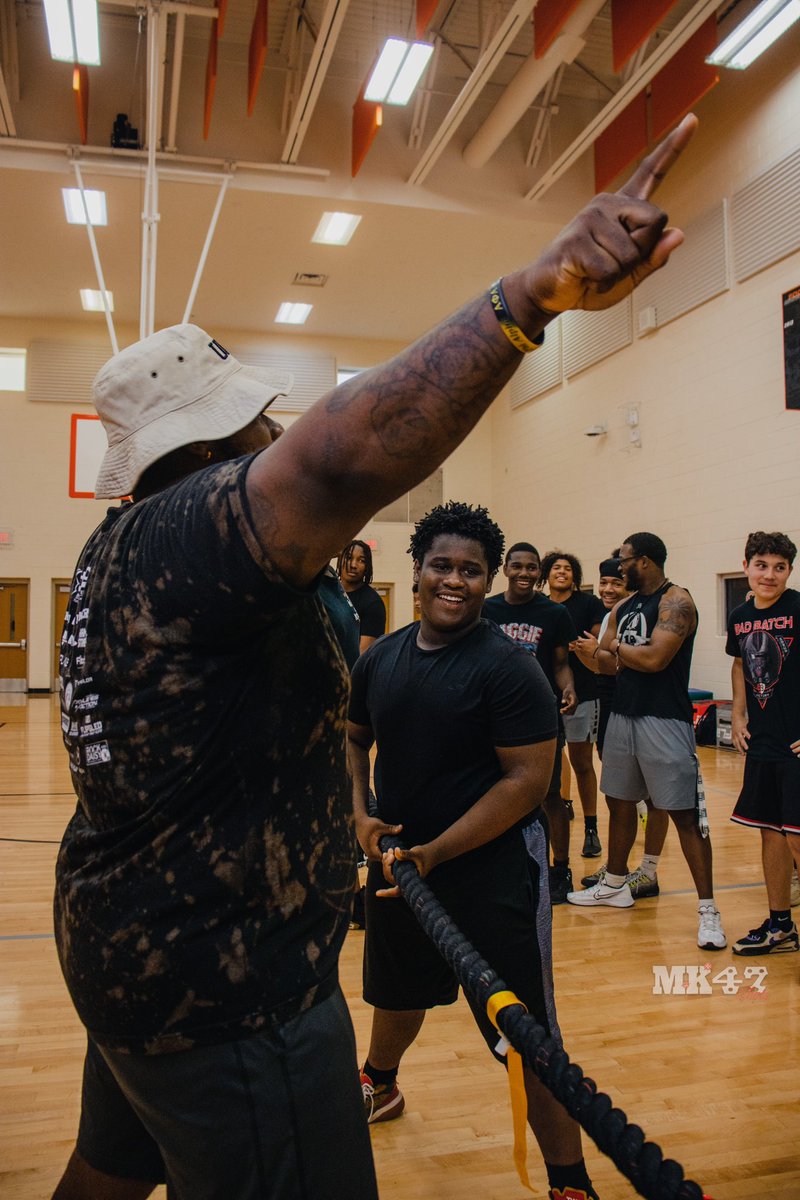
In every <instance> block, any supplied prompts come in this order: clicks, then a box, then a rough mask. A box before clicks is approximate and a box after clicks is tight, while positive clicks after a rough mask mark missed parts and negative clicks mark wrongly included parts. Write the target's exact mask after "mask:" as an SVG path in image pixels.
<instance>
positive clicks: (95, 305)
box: [81, 288, 114, 312]
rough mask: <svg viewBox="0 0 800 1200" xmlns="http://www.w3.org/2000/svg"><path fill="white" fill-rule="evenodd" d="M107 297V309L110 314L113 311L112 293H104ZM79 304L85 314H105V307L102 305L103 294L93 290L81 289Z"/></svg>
mask: <svg viewBox="0 0 800 1200" xmlns="http://www.w3.org/2000/svg"><path fill="white" fill-rule="evenodd" d="M106 295H107V296H108V307H109V309H110V310H111V312H113V311H114V293H113V292H106ZM81 304H82V305H83V307H84V308H85V309H86V311H87V312H105V311H106V306H105V305H104V304H103V293H102V292H98V291H95V290H94V289H93V288H81Z"/></svg>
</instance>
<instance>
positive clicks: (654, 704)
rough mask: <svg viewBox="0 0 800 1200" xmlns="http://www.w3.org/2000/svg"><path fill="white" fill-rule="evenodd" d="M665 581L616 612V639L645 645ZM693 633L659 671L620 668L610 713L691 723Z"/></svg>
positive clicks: (634, 597) (653, 624)
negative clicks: (690, 691) (690, 677)
mask: <svg viewBox="0 0 800 1200" xmlns="http://www.w3.org/2000/svg"><path fill="white" fill-rule="evenodd" d="M673 586H674V585H673V584H672V583H670V582H669V580H668V581H667V582H666V583H665V584H664V585H663V587H660V588H659V589H658V591H657V592H653V593H652V595H649V596H643V595H641V594H640V593H638V592H636V593H635V594H634V595H633V596H631V597H630V599H628V600H626V601H625V603H624V604H623V605H622V607H621V608H619V609H618V610H617V636H618V637H619V640H620V641H621V642H624V643H625V644H626V645H628V646H644V645H647V644H648V643H649V642H650V641H651V638H652V633H653V630H654V629H655V627H656V625H657V624H658V606H659V604H660V602H661V598H662V596H663V595H664V593H665V592H666V591H667V589H668V588H671V587H673ZM696 633H697V626H696V625H695V629H694V632H693V633H691V634H690V635H689V637H687V638H686V640H685V641H684V643H683V644H682V646H681V648H680V650H679V651H678V653H677V654H676V655H675V657H674V658H673V659H672V661H671V662H670V663H669V664H668V665H667V666H666V667H665V668H664V670H663V671H634V670H633V669H632V668H630V667H623V668H622V670H621V671H620V672H619V674H618V675H617V688H616V691H615V693H614V699H613V702H612V712H615V713H620V714H621V715H622V716H625V717H667V718H671V719H672V720H675V721H688V722H689V723H690V724H691V721H692V704H691V701H690V699H689V668H690V667H691V665H692V649H693V647H694V639H695V634H696Z"/></svg>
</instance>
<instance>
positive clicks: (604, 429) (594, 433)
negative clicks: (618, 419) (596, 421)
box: [583, 425, 608, 437]
mask: <svg viewBox="0 0 800 1200" xmlns="http://www.w3.org/2000/svg"><path fill="white" fill-rule="evenodd" d="M604 433H608V426H607V425H590V426H589V428H588V429H584V431H583V436H584V437H602V436H603V434H604Z"/></svg>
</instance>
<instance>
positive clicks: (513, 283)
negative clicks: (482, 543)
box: [55, 118, 695, 1200]
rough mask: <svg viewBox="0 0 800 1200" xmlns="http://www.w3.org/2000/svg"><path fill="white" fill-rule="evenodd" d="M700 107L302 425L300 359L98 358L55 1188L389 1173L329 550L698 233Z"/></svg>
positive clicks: (309, 1192) (76, 630)
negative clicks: (328, 593)
mask: <svg viewBox="0 0 800 1200" xmlns="http://www.w3.org/2000/svg"><path fill="white" fill-rule="evenodd" d="M694 125H695V121H694V118H686V120H685V121H684V122H683V123H682V124H681V125H680V126H679V127H678V129H677V130H676V131H675V132H674V133H673V134H671V135H670V136H669V137H668V138H667V139H665V141H664V142H663V143H662V144H661V145H660V146H659V147H658V148H657V149H656V150H654V151H653V153H652V154H651V155H650V156H649V157H648V158H647V159H646V160H645V161H644V162H643V163H642V164H641V166H640V167H639V168H638V170H637V171H636V173H635V174H634V176H633V177H632V179H631V181H630V182H629V183H628V184H627V185H626V187H625V188H624V189H623V190H622V191H620V192H618V193H616V194H614V195H604V196H600V197H596V198H595V200H594V201H593V202H592V203H591V204H590V205H589V206H588V207H587V208H586V209H585V210H584V211H583V212H582V213H581V214H579V216H578V217H577V218H576V219H575V220H574V221H573V222H572V223H571V224H570V225H569V226H567V228H566V229H565V230H564V231H563V232H562V233H561V234H560V235H559V237H558V238H557V239H556V240H555V242H554V243H553V244H552V245H551V246H550V247H549V248H548V249H546V250H545V251H544V252H543V254H542V255H541V256H540V257H539V258H538V259H537V260H536V261H535V262H534V263H533V264H532V265H530V266H528V267H525V268H523V269H521V270H519V271H516V272H514V273H512V274H510V275H507V276H506V277H505V278H504V279H503V281H502V282H501V283H498V284H495V285H493V286H492V287H491V288H490V289H489V291H488V292H487V293H485V294H484V295H482V296H480V297H478V299H476V300H474V301H472V302H471V303H469V304H467V305H465V306H464V308H462V309H461V310H459V312H457V313H456V314H454V315H453V316H452V317H450V318H449V319H448V320H446V321H444V322H443V323H442V324H441V325H440V326H438V327H437V328H436V329H435V330H434V331H433V332H431V333H429V334H427V335H426V336H425V337H423V338H421V339H420V340H419V341H418V342H417V343H415V345H413V346H411V347H410V348H409V349H408V350H406V351H404V352H403V353H401V354H400V355H398V356H397V357H396V358H395V359H393V360H392V361H391V362H389V363H388V364H386V365H385V366H383V367H379V368H376V369H374V370H371V371H367V372H364V373H363V374H361V375H359V376H358V377H356V378H355V379H353V380H350V381H349V382H347V383H345V384H343V385H342V386H341V387H339V388H337V389H336V390H335V391H333V392H331V393H330V394H329V395H327V396H325V397H323V398H322V399H321V400H320V401H319V402H318V403H317V404H316V405H315V406H314V407H313V408H312V409H311V410H310V411H309V412H308V413H306V414H304V415H303V416H302V417H301V418H300V419H299V420H298V421H296V422H295V423H294V424H293V425H292V427H291V428H290V429H289V431H288V432H287V433H286V434H284V435H283V436H282V437H280V438H279V437H278V435H279V434H280V433H281V430H280V426H278V425H277V424H276V423H275V422H274V421H272V420H270V419H269V418H268V417H267V416H265V415H264V410H265V409H266V408H267V406H268V405H269V404H271V403H272V402H273V401H274V399H275V397H276V396H277V395H278V394H280V393H281V392H282V391H284V390H285V389H286V386H287V381H286V380H283V381H281V380H273V381H272V382H271V383H267V382H265V381H263V380H262V381H259V380H257V379H255V378H254V377H252V376H251V375H249V374H248V373H247V372H246V371H245V370H244V369H243V368H242V367H241V366H240V365H239V364H238V363H237V362H236V360H235V359H234V358H233V357H232V355H230V354H229V353H228V351H227V350H226V349H225V348H224V347H223V346H221V345H220V344H219V343H218V342H217V341H215V340H214V339H213V338H212V337H210V336H209V335H208V334H205V333H203V331H202V330H200V329H197V328H196V327H194V326H188V325H181V326H175V327H173V328H172V329H166V330H162V331H161V332H159V333H156V334H154V335H152V336H151V337H149V338H146V339H144V341H141V342H138V343H136V344H135V345H133V346H130V347H128V348H127V349H126V350H123V351H122V352H121V353H120V354H118V355H117V356H116V357H115V358H113V359H112V360H111V361H110V362H109V363H108V364H107V365H106V366H105V367H104V368H103V369H102V371H101V372H100V374H99V375H98V377H97V380H96V383H95V402H96V405H97V409H98V412H99V413H100V416H101V417H102V419H103V422H104V425H105V428H106V431H107V433H108V439H109V448H108V453H107V455H106V457H105V459H104V461H103V465H102V467H101V471H100V476H99V478H98V482H97V488H96V492H97V495H99V496H125V495H131V496H132V497H133V503H125V504H123V505H122V506H121V507H117V508H112V509H110V510H109V512H108V515H107V516H106V519H105V520H104V521H103V523H102V524H101V525H100V526H99V528H98V529H97V530H96V531H95V532H94V533H93V534H92V536H91V537H90V539H89V541H88V542H87V544H86V546H85V548H84V550H83V551H82V553H81V556H80V559H79V562H78V566H77V568H76V572H75V577H74V580H73V585H72V593H71V597H70V603H69V608H68V611H67V616H66V621H65V626H64V635H63V638H62V647H61V680H62V687H61V694H62V728H63V731H64V741H65V743H66V746H67V750H68V754H69V760H70V767H71V771H72V778H73V782H74V787H75V791H76V793H77V796H78V805H77V809H76V812H75V815H74V817H73V818H72V820H71V821H70V824H69V826H68V828H67V830H66V833H65V835H64V840H63V842H62V846H61V850H60V853H59V858H58V865H57V883H56V898H55V928H56V942H57V946H58V952H59V956H60V961H61V965H62V969H63V971H64V976H65V979H66V982H67V986H68V988H69V990H70V993H71V996H72V999H73V1001H74V1003H75V1007H76V1009H77V1011H78V1014H79V1016H80V1018H81V1020H82V1021H83V1023H84V1025H85V1026H86V1028H87V1031H88V1035H89V1042H88V1050H87V1056H86V1064H85V1070H84V1085H83V1098H82V1100H83V1102H82V1114H81V1124H80V1129H79V1134H78V1143H77V1149H76V1151H75V1152H74V1154H73V1155H72V1158H71V1159H70V1162H69V1164H68V1167H67V1170H66V1172H65V1174H64V1177H63V1178H62V1180H61V1182H60V1184H59V1185H58V1188H57V1189H56V1193H55V1196H56V1197H57V1198H58V1200H90V1198H91V1200H122V1198H123V1197H124V1198H125V1200H139V1197H146V1196H148V1195H149V1194H150V1192H151V1191H152V1190H153V1188H154V1187H155V1186H156V1185H157V1184H158V1183H159V1182H160V1181H162V1180H163V1179H165V1178H166V1179H167V1180H168V1184H169V1188H170V1195H171V1196H174V1197H176V1200H222V1198H224V1200H230V1198H231V1197H235V1198H236V1200H266V1198H270V1200H342V1197H343V1196H345V1195H346V1196H347V1198H348V1200H374V1198H375V1197H376V1195H377V1192H376V1185H375V1176H374V1171H373V1167H372V1160H371V1154H370V1147H369V1139H368V1132H367V1125H366V1122H365V1120H364V1115H363V1107H362V1100H361V1092H360V1089H359V1087H358V1076H357V1066H356V1056H355V1047H354V1041H353V1034H352V1028H351V1026H350V1022H349V1017H348V1014H347V1010H346V1006H345V1004H344V1000H343V997H342V994H341V991H340V989H339V986H338V981H337V960H338V955H339V950H340V948H341V944H342V941H343V939H344V936H345V933H346V931H347V928H348V922H349V908H350V901H351V897H352V894H353V872H354V856H353V850H352V838H353V824H352V814H351V805H350V788H349V781H348V776H347V769H346V760H345V726H346V716H347V699H348V676H347V671H346V669H345V665H344V661H343V659H342V655H341V652H340V650H339V647H338V644H337V642H336V639H335V637H334V635H333V632H332V629H331V626H330V624H329V622H328V620H327V618H326V616H325V614H324V610H323V607H322V605H321V603H320V600H319V598H318V595H317V588H318V583H319V579H320V575H321V573H322V571H323V568H324V567H325V565H326V564H327V563H328V561H329V560H330V558H331V557H332V556H333V555H334V554H336V552H337V551H338V550H339V548H340V547H341V546H342V545H345V544H346V543H348V542H349V541H350V540H351V539H352V537H353V536H354V534H356V533H357V532H358V530H359V529H360V528H362V526H363V525H364V523H365V522H366V521H367V520H368V519H369V518H370V516H371V515H372V514H373V513H374V512H376V511H377V510H378V509H379V508H381V507H382V506H383V505H385V504H387V503H388V502H390V501H391V500H392V499H394V498H396V497H397V496H399V495H401V494H402V493H403V492H405V491H407V490H408V489H409V488H410V487H412V486H414V485H415V484H416V483H417V482H419V481H420V480H422V479H424V478H425V477H426V476H428V475H429V474H430V473H431V472H432V471H433V470H434V469H435V468H436V467H437V466H438V465H439V464H440V463H441V462H442V461H443V460H444V459H445V458H446V457H447V455H448V454H450V453H451V451H452V450H454V449H455V447H456V446H457V445H458V444H459V443H460V442H461V441H462V439H463V438H464V437H465V436H466V435H467V433H468V432H469V431H470V429H472V428H473V426H474V425H475V424H476V422H477V421H478V420H479V418H480V417H481V415H482V414H483V413H484V412H485V411H486V409H487V408H488V406H489V404H490V403H491V401H492V399H493V398H494V396H496V395H497V393H498V392H499V391H500V390H501V389H502V388H503V386H504V385H505V384H506V383H507V382H508V380H509V379H510V378H511V376H512V374H513V373H514V371H515V370H516V368H517V367H518V366H519V364H520V362H521V361H522V357H523V354H524V353H525V352H527V351H531V350H534V349H535V347H536V345H537V344H538V343H539V342H540V341H541V335H542V334H543V331H544V328H545V326H546V325H547V324H548V323H549V322H550V321H551V320H552V319H553V318H554V317H555V316H556V315H557V314H558V313H560V312H563V311H565V310H567V309H572V308H579V309H598V308H606V307H609V306H610V305H611V304H614V303H616V302H617V301H618V300H620V299H621V298H622V297H623V296H626V295H628V294H629V292H630V291H631V290H632V288H633V287H635V286H636V285H637V284H638V283H639V282H640V281H641V280H642V279H644V278H646V277H647V276H648V275H649V274H651V273H652V271H654V270H656V269H658V268H659V267H660V266H662V265H663V264H664V263H665V262H666V260H667V259H668V257H669V255H670V253H671V252H672V250H674V249H675V247H676V246H678V245H679V244H680V242H681V240H682V235H681V234H680V233H679V231H677V230H670V229H667V228H665V226H666V216H665V214H663V213H662V212H661V211H660V210H659V209H657V208H655V207H654V206H653V205H651V204H650V203H649V197H650V195H651V193H652V192H653V190H654V188H655V187H656V186H657V184H658V182H659V180H660V179H661V177H662V176H663V175H664V173H665V172H666V171H667V170H668V169H669V167H670V166H671V165H672V163H673V162H674V161H675V159H676V158H677V156H678V154H679V153H680V151H681V150H682V149H683V147H684V145H685V144H686V143H687V142H688V140H689V138H690V136H691V134H692V132H693V130H694ZM574 1148H575V1139H572V1140H571V1146H570V1148H569V1149H565V1150H564V1153H565V1154H567V1155H569V1154H571V1153H572V1152H573V1151H574ZM565 1161H570V1162H571V1161H572V1159H571V1158H568V1159H566V1160H565Z"/></svg>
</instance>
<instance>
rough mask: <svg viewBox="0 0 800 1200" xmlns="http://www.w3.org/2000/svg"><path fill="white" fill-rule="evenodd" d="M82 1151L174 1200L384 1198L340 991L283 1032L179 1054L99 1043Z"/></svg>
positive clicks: (88, 1079)
mask: <svg viewBox="0 0 800 1200" xmlns="http://www.w3.org/2000/svg"><path fill="white" fill-rule="evenodd" d="M78 1151H79V1153H80V1154H81V1155H82V1156H83V1157H84V1158H85V1159H86V1161H87V1162H88V1163H89V1165H90V1166H93V1167H94V1168H95V1169H96V1170H98V1171H103V1172H104V1173H105V1174H107V1175H112V1176H116V1177H121V1178H123V1179H139V1180H145V1181H147V1182H152V1183H158V1182H160V1181H161V1180H163V1179H164V1178H166V1179H167V1180H168V1182H169V1185H170V1189H169V1195H170V1196H171V1197H175V1198H176V1200H231V1198H232V1197H235V1200H341V1197H342V1196H347V1197H348V1200H350V1198H351V1197H353V1198H354V1200H356V1198H357V1200H377V1197H378V1190H377V1186H376V1183H375V1172H374V1168H373V1165H372V1153H371V1148H370V1142H369V1132H368V1127H367V1123H366V1121H365V1119H364V1106H363V1101H362V1097H361V1089H360V1087H359V1085H358V1067H357V1064H356V1050H355V1042H354V1038H353V1027H352V1025H351V1023H350V1016H349V1013H348V1011H347V1006H346V1004H345V1001H344V997H343V996H342V993H341V991H340V990H339V988H336V990H335V991H334V993H333V995H331V996H329V997H328V998H327V999H326V1000H322V1001H321V1002H320V1003H319V1004H317V1005H315V1006H314V1007H313V1008H311V1009H308V1011H306V1012H304V1013H301V1014H300V1015H299V1016H297V1017H294V1018H293V1019H292V1020H290V1021H287V1022H286V1023H285V1024H284V1025H280V1026H276V1027H274V1028H271V1029H266V1030H264V1031H262V1032H259V1033H257V1034H254V1035H253V1036H252V1037H249V1038H242V1039H241V1040H240V1041H236V1042H224V1043H222V1044H221V1045H216V1046H199V1047H196V1048H194V1049H191V1050H183V1051H181V1052H179V1053H176V1054H154V1055H134V1054H120V1053H119V1052H117V1051H111V1050H107V1049H105V1050H101V1049H100V1048H99V1047H97V1046H96V1045H95V1043H94V1042H93V1041H92V1040H91V1038H90V1040H89V1048H88V1051H87V1056H86V1065H85V1069H84V1081H83V1097H82V1113H81V1125H80V1130H79V1134H78Z"/></svg>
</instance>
